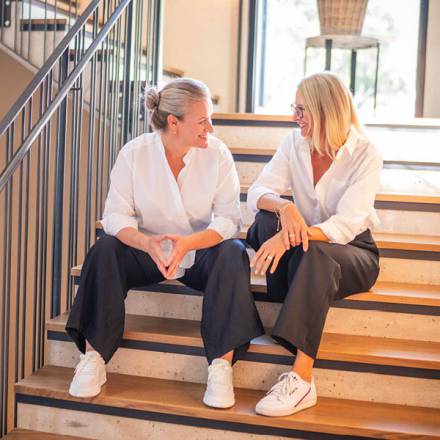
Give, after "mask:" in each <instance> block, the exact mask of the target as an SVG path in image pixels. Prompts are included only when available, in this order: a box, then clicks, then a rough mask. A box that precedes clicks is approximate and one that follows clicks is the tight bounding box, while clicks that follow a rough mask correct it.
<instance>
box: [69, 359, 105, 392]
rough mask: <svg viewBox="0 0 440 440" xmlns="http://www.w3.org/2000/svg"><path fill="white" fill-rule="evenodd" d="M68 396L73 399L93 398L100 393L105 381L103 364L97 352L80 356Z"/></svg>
mask: <svg viewBox="0 0 440 440" xmlns="http://www.w3.org/2000/svg"><path fill="white" fill-rule="evenodd" d="M80 359H81V360H80V362H79V364H78V365H77V366H76V368H75V375H74V376H73V379H72V383H71V384H70V388H69V394H70V395H72V396H74V397H94V396H96V395H98V394H99V393H100V392H101V387H102V385H104V384H105V382H106V381H107V375H106V373H105V362H104V359H102V357H101V355H100V354H99V353H98V352H97V351H88V352H86V354H82V355H81V356H80Z"/></svg>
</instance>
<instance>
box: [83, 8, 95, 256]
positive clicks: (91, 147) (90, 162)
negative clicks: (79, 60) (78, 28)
mask: <svg viewBox="0 0 440 440" xmlns="http://www.w3.org/2000/svg"><path fill="white" fill-rule="evenodd" d="M97 30H98V13H97V12H96V11H95V14H94V17H93V36H94V37H95V36H96V33H97ZM96 57H97V54H96V53H95V55H94V56H93V58H92V60H91V62H92V64H91V69H90V88H89V95H90V98H89V99H90V112H89V139H88V145H87V186H86V210H85V215H86V218H85V220H86V221H85V233H84V250H85V252H87V250H88V249H89V247H90V223H91V220H90V218H91V216H90V214H91V203H92V201H91V196H92V173H93V153H94V151H93V150H94V145H95V95H96V94H95V91H96V90H95V89H96Z"/></svg>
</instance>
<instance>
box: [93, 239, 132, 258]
mask: <svg viewBox="0 0 440 440" xmlns="http://www.w3.org/2000/svg"><path fill="white" fill-rule="evenodd" d="M123 247H124V245H123V243H121V242H120V241H119V240H118V239H117V238H116V237H114V236H112V235H103V236H102V237H101V238H100V239H98V240H97V241H96V243H95V244H94V245H93V247H92V248H91V249H90V254H91V256H93V257H103V256H106V257H108V256H110V255H116V254H118V253H119V252H120V250H121V249H122V248H123Z"/></svg>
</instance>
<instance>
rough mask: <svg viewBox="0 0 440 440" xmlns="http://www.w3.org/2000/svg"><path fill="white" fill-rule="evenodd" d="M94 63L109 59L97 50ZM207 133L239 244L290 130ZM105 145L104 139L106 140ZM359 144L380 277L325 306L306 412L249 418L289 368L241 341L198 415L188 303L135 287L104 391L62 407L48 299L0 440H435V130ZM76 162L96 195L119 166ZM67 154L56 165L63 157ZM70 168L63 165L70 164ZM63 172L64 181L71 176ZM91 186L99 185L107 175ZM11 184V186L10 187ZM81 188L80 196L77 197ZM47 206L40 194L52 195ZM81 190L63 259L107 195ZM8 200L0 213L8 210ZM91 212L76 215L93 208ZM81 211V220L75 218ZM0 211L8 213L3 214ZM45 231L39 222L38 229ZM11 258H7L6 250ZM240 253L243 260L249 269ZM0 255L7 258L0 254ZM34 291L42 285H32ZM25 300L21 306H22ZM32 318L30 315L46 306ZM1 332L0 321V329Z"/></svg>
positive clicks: (259, 125)
mask: <svg viewBox="0 0 440 440" xmlns="http://www.w3.org/2000/svg"><path fill="white" fill-rule="evenodd" d="M96 20H97V18H96V17H95V21H96ZM104 21H105V20H104ZM23 30H24V29H23ZM107 48H111V43H110V42H108V46H107ZM68 50H69V52H68V56H69V58H70V60H71V62H73V63H74V65H78V62H79V60H80V56H81V54H79V53H78V54H77V52H75V51H73V52H72V47H69V49H68ZM81 52H83V51H81ZM105 53H106V52H105V51H102V50H101V52H98V49H97V51H96V52H95V55H96V57H95V60H96V61H95V63H96V65H95V69H98V70H99V69H101V67H99V66H100V63H101V62H102V61H103V60H104V61H105V60H106V59H107V58H108V56H106V55H105ZM111 56H113V55H109V57H111ZM75 57H76V61H75ZM72 59H73V60H74V61H72ZM121 63H123V58H121ZM117 64H118V65H119V61H118V62H117ZM84 69H85V70H84V72H86V69H87V72H88V73H86V74H81V75H84V78H87V77H90V75H91V72H93V69H94V68H93V65H92V63H88V64H87V66H85V67H84ZM104 70H105V69H104ZM95 71H96V70H95ZM99 76H100V73H98V74H97V77H99ZM81 78H82V76H80V77H79V80H80V79H81ZM79 80H78V81H79ZM106 81H107V84H108V85H109V87H108V89H107V91H108V93H110V92H111V91H112V90H113V91H114V90H115V89H116V87H119V88H118V89H116V90H119V92H120V93H126V92H127V93H132V90H133V89H131V86H130V85H129V86H127V85H125V86H124V85H123V83H122V82H121V83H120V84H119V86H118V84H117V83H118V82H119V80H115V78H111V77H110V75H109V77H108V78H107V79H106ZM112 81H113V82H112ZM61 86H62V83H61V84H60V87H61ZM86 89H87V87H86V88H85V89H84V96H85V97H84V98H83V99H84V101H85V102H86V103H87V105H89V108H90V109H92V110H93V105H92V104H91V100H92V96H93V87H89V89H88V90H89V91H88V92H86V91H85V90H86ZM102 90H105V88H104V89H102ZM124 96H125V95H123V96H122V97H119V98H118V100H115V101H113V102H114V105H115V109H116V106H119V104H117V102H121V105H122V103H123V102H124ZM92 110H90V111H92ZM98 113H99V112H98ZM92 119H93V118H92ZM92 119H90V120H92ZM122 119H123V118H122ZM117 120H118V118H114V119H109V120H108V121H105V123H104V124H103V125H104V126H106V124H108V126H109V132H110V133H111V132H112V130H115V131H116V133H117V138H118V139H119V134H122V133H123V132H124V128H123V127H124V121H123V120H120V119H119V122H118V123H116V122H115V121H117ZM112 121H113V122H112ZM213 121H214V126H215V135H216V136H217V137H219V138H220V139H222V140H223V141H224V142H225V143H226V144H227V145H228V146H229V147H230V149H231V151H232V153H233V155H234V159H235V162H236V166H237V170H238V173H239V177H240V181H241V185H242V191H241V193H242V194H241V201H242V212H243V218H244V223H245V226H244V228H243V230H242V231H241V237H242V238H243V237H244V235H245V232H246V228H247V227H248V226H249V225H250V223H251V222H252V220H253V218H252V215H251V214H250V213H249V212H247V210H246V207H245V203H244V202H245V197H246V192H247V189H248V187H249V185H250V184H251V183H252V182H253V180H254V179H255V178H256V176H257V175H258V174H259V172H260V171H261V168H262V167H263V166H264V164H265V163H266V162H267V161H268V160H269V159H270V157H271V156H272V155H273V153H274V151H275V148H276V147H277V145H278V144H279V142H280V140H281V139H282V138H283V137H284V136H285V135H286V134H287V133H288V132H289V131H290V130H291V129H292V123H291V122H290V120H289V118H286V117H279V116H256V115H230V114H216V115H214V118H213ZM112 123H114V124H116V125H112ZM112 127H113V128H112ZM131 128H132V126H130V124H128V126H127V128H126V129H127V130H128V132H130V129H131ZM103 130H104V131H103V133H107V131H106V130H107V128H104V129H103ZM368 131H369V134H370V136H371V138H372V139H374V141H375V143H376V145H377V146H378V148H379V149H380V150H381V152H382V154H383V157H384V159H385V163H384V170H383V172H382V177H381V189H380V192H379V194H378V195H377V198H376V208H377V210H378V215H379V217H380V219H381V222H382V223H381V226H380V227H379V228H378V230H377V231H375V232H374V236H375V239H376V241H377V243H378V247H379V250H380V254H381V273H380V276H379V279H378V281H377V283H376V285H375V286H374V287H373V288H372V289H371V290H370V291H369V292H361V293H358V294H356V295H353V296H350V297H348V298H346V299H343V300H339V301H337V302H335V303H334V304H333V307H332V308H331V309H330V312H329V314H328V317H327V321H326V325H325V329H324V335H323V338H322V342H321V346H320V349H319V353H318V359H317V361H316V364H315V365H316V367H315V380H316V383H317V389H318V396H319V397H318V405H317V406H315V407H313V408H311V409H309V410H306V411H304V412H301V413H298V414H295V415H294V416H290V417H281V418H266V417H262V416H257V415H256V414H255V412H254V406H255V403H256V402H257V401H258V399H259V398H260V397H261V396H262V395H263V394H264V391H265V390H267V389H268V388H269V387H270V386H271V385H272V383H273V382H274V381H275V380H276V378H277V377H278V375H279V374H281V373H282V372H284V371H287V370H288V369H289V365H291V363H292V356H291V355H290V353H288V352H287V351H286V350H285V349H283V348H282V347H280V346H279V345H277V344H275V343H274V342H273V341H272V340H271V339H270V338H267V337H262V338H257V339H256V340H254V341H253V342H252V344H251V347H250V349H249V351H248V353H247V354H246V355H245V357H244V359H242V360H240V361H238V362H237V364H236V365H235V366H234V381H235V386H236V400H237V404H236V405H235V406H234V407H233V408H231V409H228V410H215V409H212V408H209V407H206V406H204V405H203V403H202V396H203V392H204V387H205V385H204V384H205V382H206V375H207V370H206V368H207V363H206V360H205V358H204V351H203V344H202V341H201V338H200V334H199V320H200V315H201V305H202V293H201V292H198V291H195V290H193V289H190V288H187V287H185V286H183V285H182V284H180V283H179V282H178V281H175V280H173V281H165V282H163V283H160V284H157V285H152V286H139V287H138V288H137V289H134V290H132V291H130V292H129V294H128V297H127V300H126V313H127V315H126V328H125V332H124V337H123V342H122V345H121V348H120V349H119V350H118V351H117V353H116V354H115V356H114V357H113V358H112V360H111V361H110V363H109V364H108V371H109V374H108V381H107V384H106V385H105V386H104V387H103V391H102V393H101V394H100V395H98V396H97V397H95V398H93V399H78V398H73V397H71V396H70V395H69V394H68V392H67V390H68V386H69V383H70V380H71V378H72V375H73V368H74V367H75V365H76V364H77V362H78V360H79V353H78V351H77V350H76V348H75V346H74V344H73V343H71V342H70V340H69V339H68V337H67V335H66V333H65V331H64V326H65V322H66V320H67V316H68V308H69V305H70V302H71V298H69V297H68V292H67V293H63V294H64V295H67V297H66V298H64V299H63V300H62V304H63V307H60V306H59V307H58V309H57V308H56V307H55V308H54V307H49V308H50V309H51V310H52V313H45V314H44V313H41V312H40V314H39V316H40V319H41V320H42V322H41V324H38V326H40V325H41V328H42V327H43V326H44V321H46V322H45V332H46V334H45V337H44V335H42V336H41V337H42V338H43V339H42V347H41V354H39V355H38V356H37V357H41V358H42V361H41V362H37V363H36V365H35V368H32V369H30V368H27V369H26V368H18V367H17V371H18V370H20V374H18V373H17V375H16V382H17V384H16V385H15V391H14V392H15V397H14V398H15V402H16V412H15V415H16V420H15V427H16V429H15V430H14V431H13V432H11V433H9V434H8V435H7V436H6V438H7V439H9V438H11V439H12V440H14V439H15V440H20V439H27V438H31V439H34V440H43V439H48V440H49V439H51V440H52V439H66V440H67V439H72V440H74V439H81V438H92V439H93V438H95V439H98V438H99V439H119V438H133V439H137V438H139V439H141V438H142V439H143V438H149V439H150V438H151V439H177V438H181V439H186V438H191V439H192V440H202V439H203V440H206V439H216V440H217V439H220V440H221V439H226V438H227V439H233V440H241V439H254V438H255V439H258V438H262V439H263V438H264V439H268V440H272V439H283V438H317V439H332V438H346V439H359V438H383V439H413V438H414V439H420V438H432V439H434V438H440V418H439V415H440V325H439V324H440V313H439V312H440V221H439V220H440V216H439V213H440V162H439V159H438V151H437V150H438V139H439V138H440V123H439V122H438V121H430V122H428V123H417V124H414V123H412V124H407V125H399V126H397V125H394V126H390V125H385V124H384V125H380V124H372V125H369V126H368ZM12 132H13V131H12ZM9 133H10V132H9ZM1 135H2V133H1V132H0V136H1ZM92 139H93V137H92ZM414 140H416V142H417V143H416V145H417V148H411V149H405V148H404V147H403V145H405V142H410V143H412V145H415V144H414ZM69 142H72V139H71V138H69V137H68V138H67V141H66V143H67V144H68V143H69ZM49 144H50V143H49ZM49 144H48V145H49ZM0 145H2V144H0ZM33 148H34V149H35V147H33ZM90 148H91V150H90V151H91V152H89V151H88V150H86V149H85V150H84V152H83V154H84V155H85V156H86V157H89V158H90V164H91V165H90V167H91V168H92V171H91V174H90V177H87V174H85V178H86V179H87V181H88V180H90V181H92V182H94V181H95V178H96V176H98V177H100V175H101V174H100V173H101V172H102V171H101V172H98V171H96V174H95V172H94V171H93V170H95V161H96V160H98V158H99V157H101V158H104V157H105V158H107V157H108V158H109V159H108V160H109V161H110V162H111V161H113V160H114V159H115V154H116V153H117V151H114V153H113V156H112V154H110V153H108V152H106V150H105V148H106V145H103V146H102V148H101V147H100V141H98V143H97V144H96V145H95V144H94V143H93V142H91V144H90ZM66 149H67V151H69V152H70V147H69V146H66ZM12 150H13V152H14V151H17V150H18V148H14V147H13V148H12ZM99 152H101V153H99ZM48 153H49V150H48ZM75 154H76V153H75ZM75 154H73V156H72V158H73V159H74V160H73V161H72V163H77V162H76V161H77V159H76V156H75ZM100 155H101V156H100ZM11 156H12V154H11ZM48 157H50V156H49V155H48ZM106 160H107V159H106ZM66 162H67V163H66V165H65V167H66V169H67V170H69V169H70V168H69V167H70V166H71V163H70V162H69V160H67V161H66ZM28 166H29V165H28ZM17 169H18V168H17ZM96 169H97V170H98V167H97V166H96ZM24 170H26V168H24ZM102 173H103V176H104V178H103V180H104V183H105V178H106V177H107V176H108V170H107V171H104V172H102ZM53 174H54V175H56V172H55V171H54V172H53ZM51 175H52V174H50V172H49V173H48V176H47V179H48V181H51V180H52V179H51V178H49V177H50V176H51ZM1 176H3V174H2V175H1ZM15 176H16V177H15V178H17V173H16V174H15ZM66 176H67V177H66V180H67V178H70V177H71V178H72V179H73V183H72V184H69V185H66V191H67V192H69V191H78V189H76V188H77V186H76V184H75V182H77V181H78V182H79V181H80V180H81V179H80V175H79V174H78V175H75V172H72V171H66ZM75 179H76V180H75ZM98 180H99V179H98ZM15 183H16V184H17V182H15ZM78 185H79V183H78ZM24 186H26V185H24ZM5 188H6V189H5V190H4V191H3V194H5V191H8V189H9V191H10V192H9V194H11V193H12V194H14V193H13V192H12V189H11V188H12V184H11V183H8V184H7V186H5ZM14 188H16V186H15V187H14ZM48 188H50V187H48ZM78 188H79V186H78ZM81 188H83V191H84V186H82V187H81ZM98 190H99V191H100V193H98ZM41 191H42V192H43V191H44V189H43V187H42V188H41ZM47 191H48V194H51V191H52V190H50V189H47ZM87 191H88V192H89V193H90V192H93V191H96V192H97V194H98V196H97V198H98V199H99V198H100V200H98V202H96V204H97V206H98V207H97V209H96V210H94V209H90V210H89V212H88V217H87V218H88V219H89V220H88V221H89V222H90V224H88V225H87V222H86V220H83V223H85V227H82V228H79V229H80V230H79V231H78V226H76V227H77V229H76V234H72V235H70V234H69V239H68V240H66V241H67V242H68V244H69V246H70V247H71V248H72V247H74V246H77V244H76V241H81V242H83V241H84V238H83V237H82V235H81V234H84V235H85V234H87V235H88V240H85V241H88V242H89V243H90V244H91V243H93V241H94V237H95V236H96V237H99V235H100V233H102V228H101V225H100V223H99V216H100V212H102V211H101V210H100V209H102V206H100V205H102V202H103V198H104V197H105V191H106V185H105V184H104V185H103V186H102V187H101V186H99V187H98V186H93V185H91V186H90V187H86V190H85V192H86V194H87ZM0 194H2V193H1V190H0ZM82 194H84V192H82ZM8 197H10V196H8ZM8 197H6V196H4V199H2V200H0V202H2V203H3V202H4V203H5V207H7V208H8V203H9V202H8V200H9V199H8ZM39 197H41V195H40V196H39ZM285 197H289V195H288V194H286V195H285ZM38 200H39V199H38ZM93 202H94V201H90V202H89V203H91V204H92V205H93ZM65 204H66V205H67V206H68V207H71V206H73V208H74V209H75V210H76V211H75V212H76V217H75V216H73V217H70V218H71V220H75V218H76V219H77V220H78V216H79V220H78V221H81V214H82V210H81V209H79V208H78V206H76V208H75V197H73V199H72V200H70V199H66V201H65ZM43 205H44V204H43ZM1 206H3V204H2V205H1ZM11 206H12V202H11ZM20 206H21V202H20ZM81 206H85V207H87V203H85V204H84V205H81ZM8 209H9V208H8ZM64 210H66V209H65V208H64ZM64 210H62V211H63V212H64ZM11 211H12V210H11ZM84 211H87V210H86V209H85V210H84ZM5 212H6V213H8V212H9V211H8V210H7V209H5ZM42 212H44V211H42ZM47 212H50V210H49V211H47ZM13 215H14V214H13V213H12V214H11V216H13ZM93 215H95V217H93ZM52 217H54V216H51V215H50V213H49V214H48V219H47V221H48V222H49V221H50V220H51V219H52ZM93 218H95V219H97V222H96V224H95V223H94V222H92V221H91V220H90V219H93ZM48 224H50V223H48ZM66 224H67V226H68V223H66ZM68 229H69V227H68ZM20 230H21V229H20ZM90 230H92V232H90ZM5 231H6V232H5V235H4V237H5V238H8V239H9V241H12V242H14V241H15V239H14V238H15V237H16V236H15V235H14V231H13V228H12V227H8V228H6V230H5ZM48 235H49V236H50V234H48ZM2 236H3V234H2ZM63 236H64V237H65V235H63ZM11 238H12V240H11ZM21 241H24V237H22V239H21ZM48 241H49V243H48V246H49V247H52V246H54V243H55V240H52V239H48ZM52 241H53V242H54V243H53V242H52ZM5 243H6V240H5ZM40 243H44V241H42V240H40ZM23 246H24V245H23V244H21V245H19V247H18V249H22V247H23ZM86 248H87V245H86V244H85V245H84V249H83V251H82V252H77V258H73V257H72V258H67V257H63V262H64V263H63V266H62V267H61V268H58V269H61V271H62V272H63V273H62V275H61V276H62V277H63V280H64V279H67V280H66V282H67V283H69V278H68V277H69V276H70V281H71V282H72V284H73V286H75V287H76V286H77V285H78V282H79V276H80V273H81V264H76V263H80V262H81V259H82V258H83V255H84V252H85V250H86ZM63 252H65V251H63ZM70 252H71V251H70V250H69V255H70ZM252 252H253V251H251V250H249V253H250V255H252ZM10 253H11V252H10ZM2 255H3V258H5V257H4V255H7V254H6V253H5V254H2ZM63 255H64V254H63ZM2 261H3V260H2ZM68 263H70V266H69V264H68ZM24 269H25V268H23V270H24ZM49 269H50V268H49V267H48V268H45V270H46V271H47V270H49ZM56 269H57V267H55V269H54V270H56ZM5 270H6V269H5ZM13 274H15V273H13ZM11 278H13V277H11ZM37 278H38V280H39V282H41V278H40V275H39V276H38V277H37ZM3 279H4V278H3ZM63 283H64V282H63ZM251 284H252V291H253V292H254V296H255V300H256V302H257V307H258V310H259V312H260V315H261V317H262V320H263V323H264V325H265V327H266V328H268V329H270V328H271V327H272V326H273V323H274V321H275V319H276V316H277V313H278V311H279V309H280V304H277V303H273V302H269V301H268V300H267V298H266V294H265V293H266V283H265V279H264V278H263V277H259V276H253V277H252V280H251ZM41 289H42V290H41V292H42V293H41V295H44V297H46V296H47V299H48V302H50V303H51V304H50V305H51V306H53V305H54V304H55V305H56V304H57V302H56V300H54V299H53V298H52V294H53V285H52V284H47V285H46V284H41ZM22 290H23V286H22V285H21V287H20V285H19V288H18V292H19V293H20V292H21V291H22ZM39 292H40V291H39ZM38 295H40V293H38ZM38 295H37V296H38ZM17 298H18V300H16V302H18V307H19V309H18V310H19V311H21V310H25V307H24V305H23V304H24V300H23V299H22V300H21V303H20V300H19V299H20V298H22V297H21V296H18V297H17ZM23 298H24V299H26V298H27V299H28V301H29V300H30V295H25V296H24V297H23ZM51 298H52V299H51ZM8 301H9V300H5V299H3V300H2V302H1V304H2V307H3V310H5V307H6V309H8V310H14V309H13V307H12V304H13V303H14V301H13V300H11V302H10V303H9V302H8ZM14 304H15V303H14ZM20 304H21V305H20ZM38 304H40V303H38ZM38 307H40V309H41V310H43V309H45V307H46V306H45V305H44V304H42V305H39V306H38ZM38 307H37V306H35V309H38ZM55 312H56V313H55ZM5 322H6V321H4V320H3V321H2V329H3V330H5V329H6V324H5ZM21 322H22V321H20V320H19V321H18V324H20V323H21ZM18 324H16V325H17V326H18ZM25 330H26V328H25ZM35 331H37V330H35ZM25 333H26V332H25V331H23V332H22V333H20V334H19V336H20V337H21V336H23V334H25ZM17 334H18V333H17ZM2 338H3V337H2ZM4 341H6V339H2V344H4V343H5V342H4ZM35 344H36V342H35ZM10 346H12V344H11V345H10ZM26 347H28V350H29V347H30V351H32V346H29V344H22V345H20V348H21V349H23V350H24V351H23V354H22V355H21V357H23V359H24V358H25V356H26ZM34 347H35V345H34ZM38 351H40V348H38ZM18 358H19V357H18ZM18 358H17V359H18ZM34 358H35V355H34ZM17 362H18V361H17ZM11 370H12V368H11ZM3 374H4V373H3V372H2V374H1V378H2V385H3V381H4V378H3V377H4V376H3ZM5 377H6V378H7V377H8V374H7V373H6V376H5ZM5 383H7V382H5ZM2 399H3V398H2ZM3 401H4V400H2V402H3ZM7 401H8V397H6V402H7ZM2 414H3V413H2ZM2 417H3V415H2ZM9 430H10V429H9Z"/></svg>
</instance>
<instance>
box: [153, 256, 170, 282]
mask: <svg viewBox="0 0 440 440" xmlns="http://www.w3.org/2000/svg"><path fill="white" fill-rule="evenodd" d="M153 261H154V262H155V263H156V266H157V268H158V269H159V271H160V273H161V274H162V275H163V277H164V278H167V270H166V269H165V266H164V265H163V264H162V263H161V262H160V261H159V260H157V259H156V258H154V257H153Z"/></svg>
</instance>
